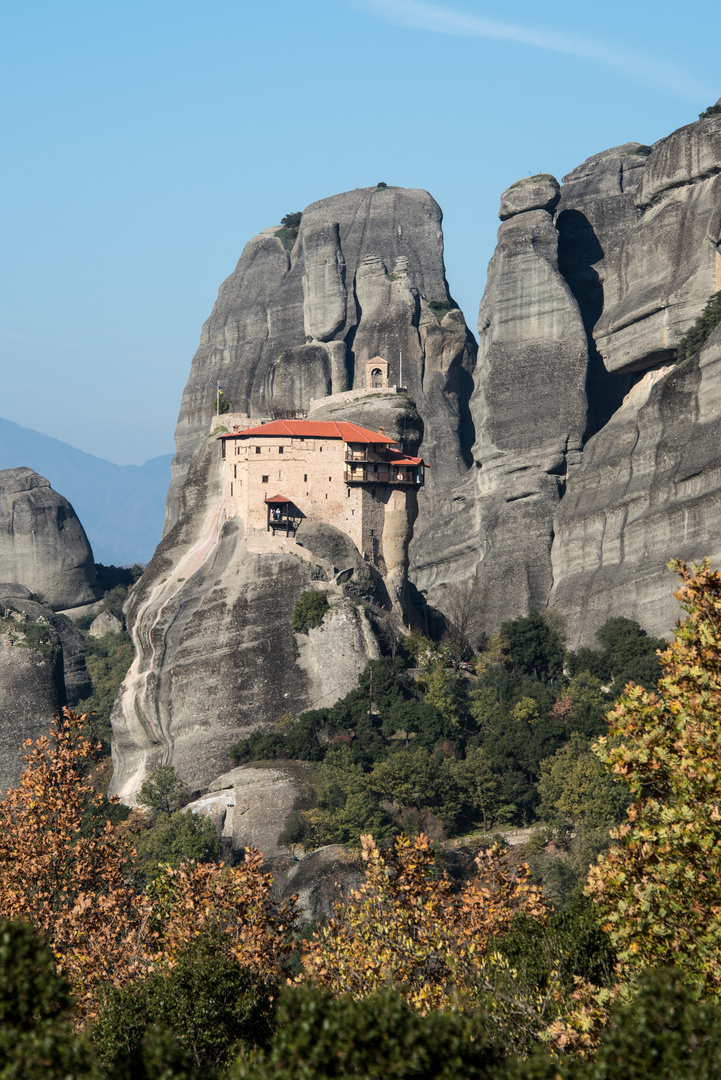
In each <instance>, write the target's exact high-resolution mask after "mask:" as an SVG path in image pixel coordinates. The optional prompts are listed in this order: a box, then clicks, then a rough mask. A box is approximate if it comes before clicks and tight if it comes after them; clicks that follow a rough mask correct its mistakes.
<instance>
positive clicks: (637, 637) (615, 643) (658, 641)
mask: <svg viewBox="0 0 721 1080" xmlns="http://www.w3.org/2000/svg"><path fill="white" fill-rule="evenodd" d="M596 640H597V641H598V643H599V645H600V646H601V648H600V649H597V650H594V649H579V651H578V652H577V653H575V654H574V653H569V655H568V657H567V664H568V669H569V671H570V673H571V675H572V676H576V675H578V674H579V673H580V672H582V671H584V670H585V671H588V672H589V673H590V674H591V675H593V676H595V677H596V678H597V679H599V681H600V682H601V683H603V684H604V685H607V686H610V693H611V696H612V697H617V696H618V694H620V692H621V691H622V690H623V688H624V686H625V685H626V683H627V682H636V683H639V684H640V685H641V686H644V687H646V689H647V690H652V689H653V688H654V686H655V685H656V683H657V682H658V680H659V677H660V675H661V664H660V662H659V659H658V655H657V652H658V650H659V649H660V650H663V649H665V648H666V645H667V642H666V641H665V640H664V639H663V638H652V637H649V636H648V634H647V633H646V631H645V630H643V629H642V628H641V627H640V626H639V624H638V623H637V622H634V620H633V619H626V618H624V616H622V615H616V616H614V617H613V618H611V619H607V620H606V622H605V623H604V624H603V626H602V627H600V629H598V630H597V631H596Z"/></svg>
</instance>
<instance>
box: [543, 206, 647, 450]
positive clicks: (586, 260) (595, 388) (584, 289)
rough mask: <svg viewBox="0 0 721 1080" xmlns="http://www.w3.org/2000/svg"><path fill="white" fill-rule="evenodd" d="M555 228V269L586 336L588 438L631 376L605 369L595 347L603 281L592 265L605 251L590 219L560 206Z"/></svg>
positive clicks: (604, 419) (628, 386)
mask: <svg viewBox="0 0 721 1080" xmlns="http://www.w3.org/2000/svg"><path fill="white" fill-rule="evenodd" d="M556 229H557V230H558V269H559V272H560V273H561V275H562V276H563V278H564V279H565V281H566V283H567V285H568V287H569V289H570V290H571V292H572V293H573V295H574V297H575V300H576V303H577V304H578V307H579V309H580V312H581V318H582V320H583V327H584V330H585V331H586V337H587V339H588V375H587V378H586V392H587V396H588V403H589V409H588V427H587V429H586V433H585V435H584V442H587V441H588V440H589V439H590V438H591V436H592V435H595V434H596V432H597V431H600V430H601V428H602V427H604V426H605V425H606V424H607V423H608V421H609V420H610V419H611V417H612V416H613V414H614V413H615V412H616V410H617V409H619V408H620V407H621V404H622V403H623V399H624V397H625V396H626V394H627V393H628V391H629V390H630V389H631V378H630V376H628V375H612V374H610V373H609V372H608V371H606V367H605V365H604V363H603V359H602V357H601V354H600V353H599V351H598V349H597V348H596V342H595V339H594V336H593V330H594V327H595V325H596V323H597V322H598V320H599V319H600V317H601V313H602V311H603V283H602V281H601V278H600V275H599V273H598V271H597V270H596V268H595V267H596V264H597V263H600V262H601V261H602V259H603V257H604V254H605V253H604V250H603V248H602V247H601V243H600V241H599V239H598V237H597V236H596V233H595V232H594V230H593V227H592V225H591V223H590V221H589V220H588V218H587V217H586V216H585V214H582V213H581V211H580V210H563V211H561V213H560V214H559V215H558V218H557V219H556Z"/></svg>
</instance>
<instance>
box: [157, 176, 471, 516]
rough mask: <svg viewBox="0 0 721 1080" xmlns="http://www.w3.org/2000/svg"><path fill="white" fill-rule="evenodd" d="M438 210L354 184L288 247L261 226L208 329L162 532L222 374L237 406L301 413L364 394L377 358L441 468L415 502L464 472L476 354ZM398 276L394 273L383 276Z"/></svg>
mask: <svg viewBox="0 0 721 1080" xmlns="http://www.w3.org/2000/svg"><path fill="white" fill-rule="evenodd" d="M441 218H442V215H441V211H440V207H439V206H438V204H437V203H436V202H435V201H434V200H433V199H432V198H431V196H430V195H429V194H428V193H427V192H425V191H419V190H408V189H405V188H395V187H394V188H359V189H357V190H355V191H350V192H346V193H344V194H342V195H335V196H333V197H331V198H328V199H322V200H321V201H319V202H317V203H312V204H311V205H310V206H309V207H307V209H306V210H305V211H304V212H303V215H302V219H301V223H300V230H299V234H298V239H297V241H296V243H295V246H294V247H293V250H292V252H290V253H289V252H287V251H286V250H285V249H284V248H283V245H282V244H281V242H280V240H279V239H278V238H277V237H276V236H275V233H276V232H277V231H278V230H277V228H274V229H266V230H265V231H264V232H262V233H261V234H260V235H259V236H257V237H255V238H254V239H253V240H251V241H250V242H249V243H248V244H247V245H246V247H245V250H244V251H243V254H242V256H241V258H240V261H239V262H238V265H237V267H236V269H235V271H234V273H233V274H232V275H231V276H230V277H229V278H228V279H227V281H225V282H224V283H223V285H222V286H221V288H220V292H219V294H218V299H217V301H216V304H215V307H214V308H213V312H212V314H211V316H210V318H209V320H208V321H207V322H206V324H205V326H204V327H203V333H202V335H201V341H200V347H199V349H198V352H197V353H196V356H195V358H194V360H193V364H192V367H191V372H190V378H189V380H188V383H187V386H186V389H185V392H184V395H183V402H182V405H181V410H180V415H179V418H178V426H177V429H176V447H177V452H176V456H175V459H174V462H173V480H172V483H171V488H170V492H169V495H168V508H167V519H166V532H167V530H168V529H169V528H170V527H171V526H172V525H173V524H174V523H175V521H176V520H177V518H178V512H179V504H178V497H179V492H180V490H181V488H182V485H183V482H184V479H185V477H186V476H187V472H188V468H189V465H190V461H191V458H192V455H193V454H194V452H195V450H196V449H197V447H198V446H199V444H200V443H201V442H202V441H203V439H204V438H206V436H207V431H208V426H209V423H210V421H211V417H212V413H213V408H214V404H215V385H216V380H220V382H221V384H222V385H223V386H224V387H225V388H226V396H227V398H228V400H229V401H230V402H231V405H232V408H233V410H234V411H236V412H243V413H247V414H248V415H249V416H252V417H257V416H265V415H269V414H270V412H271V411H273V410H276V411H277V410H296V409H307V408H308V405H309V402H310V400H311V399H313V398H316V399H317V398H320V397H323V396H326V395H329V394H335V393H338V392H341V391H344V390H347V389H353V388H357V387H358V386H361V387H362V386H363V385H364V382H365V360H366V359H370V358H371V357H373V356H375V355H378V354H381V355H383V356H384V357H385V358H386V359H387V360H388V361H389V364H390V371H389V376H390V382H391V383H396V384H398V383H399V382H400V378H399V376H400V354H401V352H402V353H403V382H404V384H405V385H406V386H407V387H408V389H409V392H410V395H411V397H412V398H413V399H414V400H415V402H416V404H417V405H418V408H419V410H420V413H421V415H422V416H423V419H424V426H423V428H422V429H421V436H422V439H423V451H422V452H423V455H424V457H425V458H426V460H429V461H431V462H432V464H433V466H434V469H433V473H432V475H430V476H429V479H428V486H427V491H426V492H424V493H422V495H421V499H422V500H425V502H426V512H427V513H434V512H435V510H436V508H440V506H441V504H442V503H443V501H444V500H445V499H446V496H447V494H448V491H449V488H450V487H451V486H453V485H454V484H456V483H457V482H458V481H459V480H460V478H461V476H462V475H463V472H464V471H465V468H466V467H467V466H468V464H470V460H471V459H470V446H471V443H472V438H473V435H472V426H471V424H470V416H469V412H468V400H469V397H470V393H471V378H470V376H471V372H472V371H473V366H474V363H475V354H476V346H475V342H474V340H473V337H472V335H471V334H470V333H469V331H468V328H467V327H466V325H465V322H464V319H463V315H462V314H461V312H460V311H458V309H455V310H454V311H451V312H449V313H448V314H446V315H445V316H444V317H443V318H442V320H441V322H440V323H439V322H438V319H437V318H436V315H434V314H433V312H432V311H431V309H430V308H429V306H428V305H429V303H430V302H433V303H436V302H437V303H441V304H445V305H450V304H451V303H452V301H451V300H450V297H449V293H448V286H447V284H446V280H445V269H444V266H443V233H442V230H441ZM389 271H390V273H389Z"/></svg>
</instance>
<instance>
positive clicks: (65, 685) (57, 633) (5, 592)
mask: <svg viewBox="0 0 721 1080" xmlns="http://www.w3.org/2000/svg"><path fill="white" fill-rule="evenodd" d="M21 592H24V593H27V592H28V590H26V589H22V588H18V586H15V585H10V586H6V585H0V616H3V612H4V617H5V618H9V619H12V620H14V621H15V622H16V624H17V626H18V627H19V629H20V631H21V632H22V627H23V624H24V623H27V622H31V623H37V624H39V625H40V626H43V625H45V626H47V627H48V628H49V629H50V630H51V631H52V633H51V636H52V639H53V641H54V642H55V643H56V647H57V650H58V657H59V664H60V675H59V676H58V679H59V682H58V696H57V704H56V708H59V707H60V706H62V705H70V706H71V707H72V708H75V706H76V705H77V704H78V701H79V700H80V699H81V698H84V697H87V696H88V694H89V693H90V690H91V686H90V678H89V676H88V669H87V667H86V665H85V638H84V637H83V635H82V634H81V633H80V631H79V630H78V629H77V627H75V626H73V624H72V623H71V622H69V621H68V620H67V619H64V618H63V617H62V615H61V614H60V613H58V612H54V611H52V610H51V609H50V608H48V607H45V606H44V605H43V604H38V603H37V601H34V600H26V599H25V598H24V596H22V595H19V594H20V593H21ZM54 662H55V661H54Z"/></svg>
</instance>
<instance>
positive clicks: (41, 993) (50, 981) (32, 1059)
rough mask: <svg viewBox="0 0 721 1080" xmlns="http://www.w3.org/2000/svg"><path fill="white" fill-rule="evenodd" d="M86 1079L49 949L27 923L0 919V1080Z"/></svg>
mask: <svg viewBox="0 0 721 1080" xmlns="http://www.w3.org/2000/svg"><path fill="white" fill-rule="evenodd" d="M90 1075H91V1073H90V1068H89V1066H88V1062H87V1058H86V1055H85V1054H84V1052H83V1049H82V1047H81V1045H80V1044H79V1042H78V1041H77V1040H76V1038H75V1036H74V1033H73V1026H72V1016H71V1012H70V994H69V988H68V984H67V983H66V982H65V980H64V979H62V978H60V977H59V976H58V975H57V974H56V972H55V962H54V958H53V955H52V953H51V951H50V949H48V948H47V946H45V945H44V944H43V943H42V941H41V940H40V938H39V937H38V935H37V934H36V933H35V931H34V930H32V929H31V928H30V927H29V926H28V925H27V924H25V923H20V922H9V921H7V920H5V919H3V920H0V1078H1V1080H66V1078H67V1077H73V1078H79V1077H82V1076H88V1077H90Z"/></svg>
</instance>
